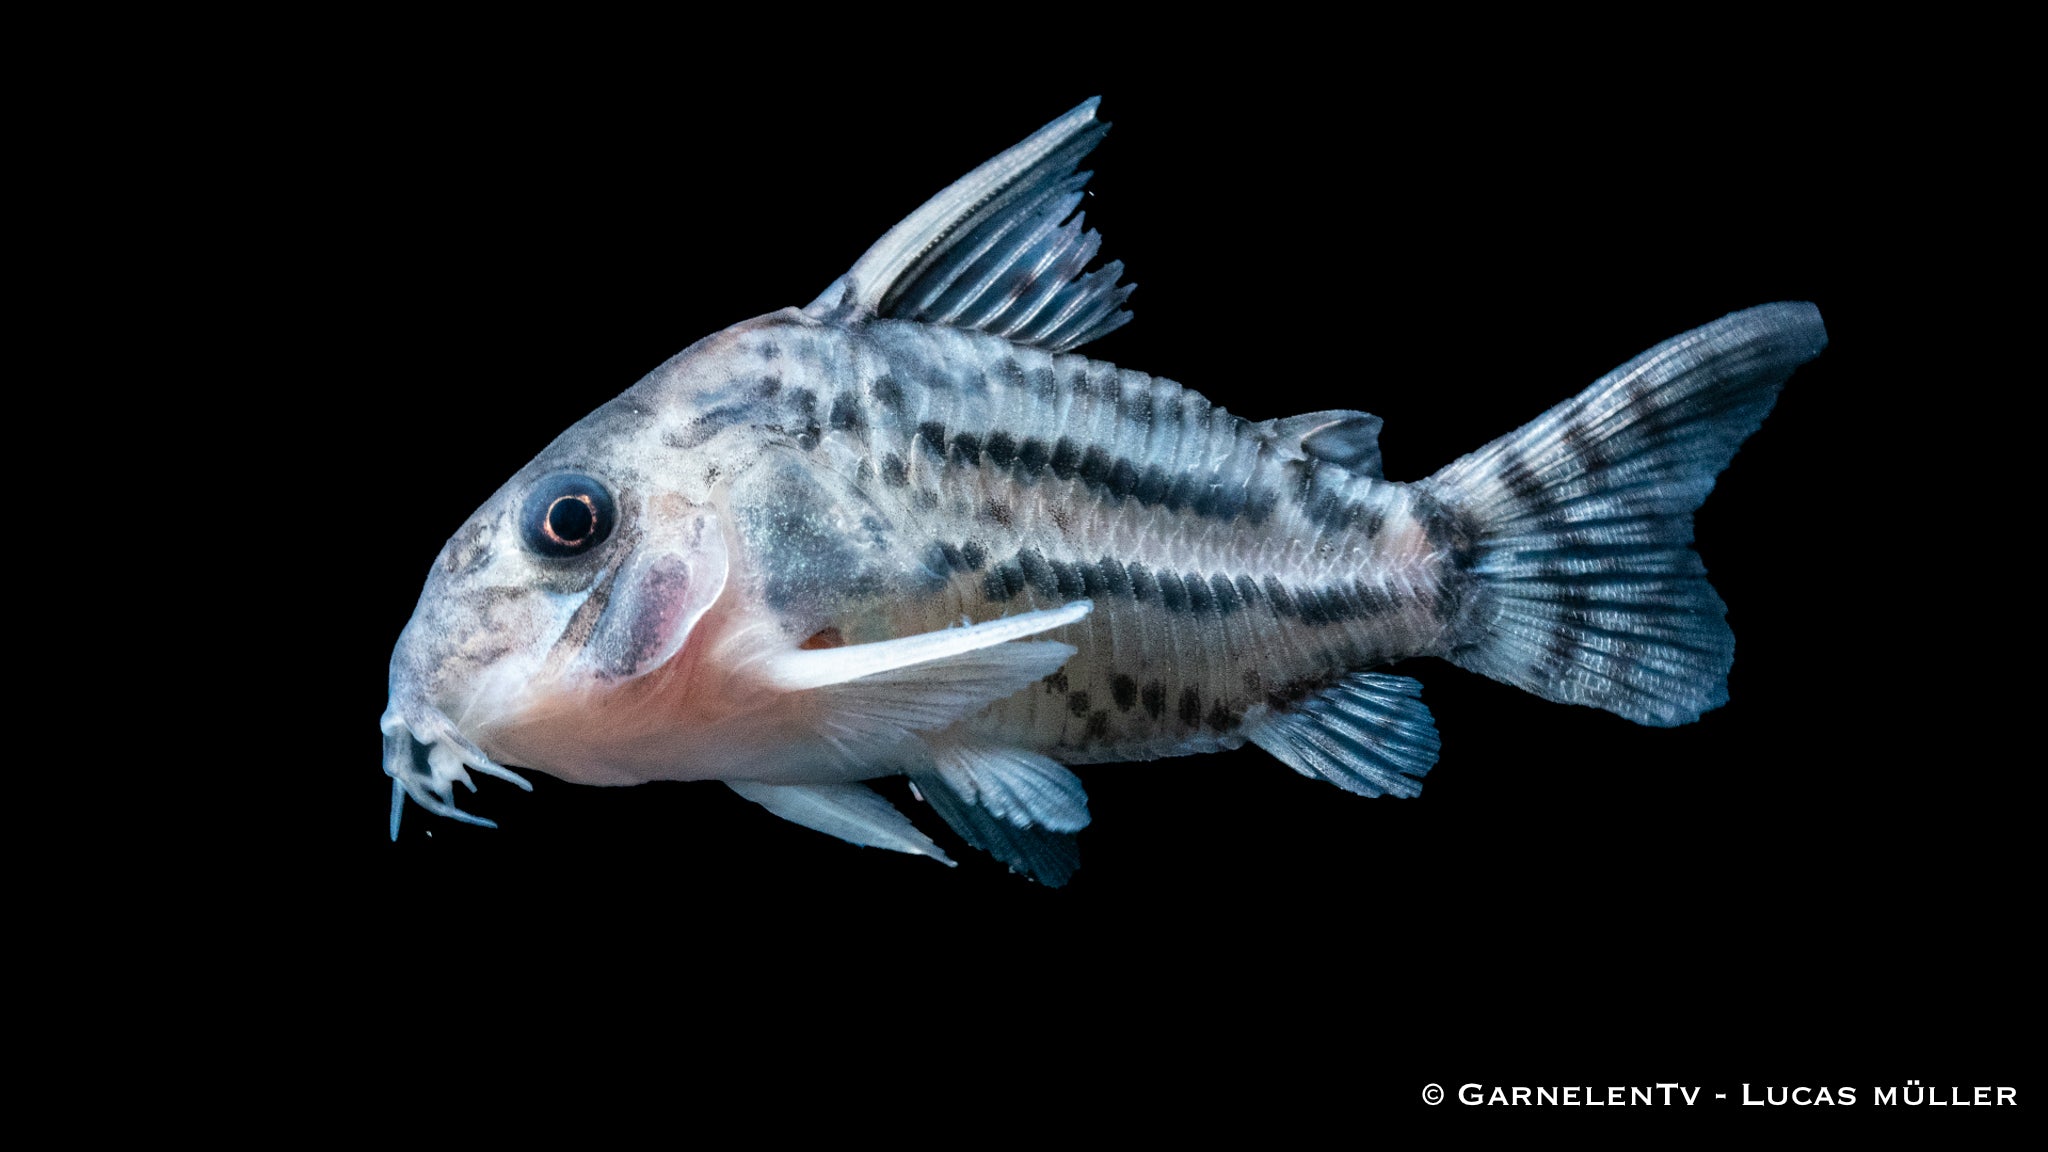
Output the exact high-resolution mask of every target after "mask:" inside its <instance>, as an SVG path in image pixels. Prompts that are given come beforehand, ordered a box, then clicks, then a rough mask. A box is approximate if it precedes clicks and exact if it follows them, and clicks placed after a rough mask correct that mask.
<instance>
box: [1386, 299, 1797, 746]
mask: <svg viewBox="0 0 2048 1152" xmlns="http://www.w3.org/2000/svg"><path fill="white" fill-rule="evenodd" d="M1826 345H1827V332H1826V330H1825V329H1824V328H1823V327H1822V326H1821V319H1820V310H1819V309H1817V308H1815V307H1814V306H1813V305H1811V304H1803V303H1788V304H1767V305H1765V306H1763V307H1761V308H1751V309H1749V310H1748V311H1746V312H1737V313H1735V314H1733V315H1730V316H1725V317H1723V318H1721V319H1720V320H1717V321H1715V322H1714V323H1712V324H1709V325H1707V326H1706V327H1704V328H1699V329H1696V330H1694V331H1692V332H1688V333H1686V334H1685V335H1683V336H1679V337H1677V338H1675V339H1672V340H1667V341H1665V342H1664V343H1662V344H1660V345H1658V346H1657V347H1655V348H1652V349H1651V350H1650V351H1648V352H1645V353H1643V354H1642V355H1641V356H1638V357H1636V358H1635V359H1634V360H1631V361H1629V362H1628V363H1627V364H1624V365H1622V366H1621V367H1620V368H1617V369H1615V370H1614V371H1613V372H1610V373H1608V374H1607V375H1606V376H1604V377H1602V378H1601V379H1600V380H1599V381H1597V382H1595V383H1594V384H1593V386H1592V387H1590V388H1588V389H1586V390H1585V391H1584V392H1582V393H1580V394H1579V395H1578V396H1576V397H1574V398H1573V399H1571V400H1567V401H1565V402H1564V403H1562V404H1560V405H1558V406H1557V407H1555V408H1552V409H1551V410H1550V411H1548V412H1546V413H1544V414H1543V415H1542V416H1541V417H1539V418H1538V419H1536V420H1535V421H1534V422H1532V423H1530V424H1529V425H1527V426H1526V427H1524V428H1522V429H1521V430H1519V431H1517V432H1514V433H1511V434H1509V435H1507V436H1504V437H1502V438H1500V439H1499V440H1496V441H1494V442H1493V443H1491V444H1488V445H1487V446H1486V447H1484V448H1481V449H1480V450H1479V451H1477V452H1474V453H1472V454H1471V455H1469V456H1466V457H1464V458H1463V459H1460V460H1458V461H1456V462H1454V463H1453V464H1451V465H1450V466H1449V467H1447V468H1445V469H1444V470H1443V471H1441V472H1438V473H1437V474H1436V475H1435V476H1434V477H1432V478H1431V479H1430V480H1429V481H1427V483H1428V484H1429V485H1430V487H1431V490H1432V491H1434V492H1435V493H1436V494H1437V496H1438V497H1439V498H1440V499H1442V500H1443V501H1444V503H1445V504H1446V505H1447V506H1448V507H1449V508H1451V509H1452V510H1454V513H1455V514H1457V515H1458V516H1459V518H1460V520H1461V521H1462V522H1463V524H1464V525H1465V527H1466V528H1467V530H1468V531H1469V532H1470V533H1471V539H1472V543H1473V545H1474V547H1473V552H1472V562H1471V568H1470V571H1471V574H1472V575H1473V576H1474V577H1475V580H1474V587H1473V591H1472V593H1471V594H1470V597H1469V599H1468V600H1467V606H1468V607H1467V610H1466V612H1465V613H1464V615H1463V616H1462V617H1461V618H1460V620H1459V622H1458V625H1457V631H1456V632H1455V633H1454V636H1453V646H1452V649H1451V651H1450V652H1448V653H1447V655H1448V657H1449V658H1450V660H1451V661H1452V662H1453V663H1456V664H1458V665H1459V666H1460V667H1463V668H1468V669H1471V670H1472V671H1474V672H1479V673H1483V674H1485V675H1487V676H1491V677H1493V678H1494V679H1496V680H1499V681H1502V682H1503V683H1507V684H1513V685H1516V686H1518V687H1521V688H1526V689H1528V690H1529V691H1531V692H1534V693H1535V694H1536V695H1538V696H1541V697H1543V698H1544V699H1547V700H1556V701H1560V702H1563V703H1569V704H1591V705H1593V706H1595V707H1598V708H1605V709H1607V710H1608V711H1610V712H1613V713H1615V714H1617V715H1620V716H1626V717H1627V718H1629V719H1630V720H1634V721H1636V722H1637V723H1640V724H1655V725H1672V724H1684V723H1688V722H1690V721H1693V720H1697V719H1699V717H1700V714H1701V713H1702V712H1705V711H1707V710H1708V709H1710V708H1714V707H1717V706H1719V705H1721V704H1723V703H1726V702H1727V699H1728V669H1729V667H1730V665H1731V664H1732V663H1733V662H1734V658H1735V636H1734V634H1733V633H1732V632H1730V631H1729V629H1728V624H1727V620H1726V616H1727V613H1728V609H1727V606H1726V605H1724V604H1723V603H1722V602H1721V598H1720V597H1719V596H1716V595H1715V594H1714V590H1713V588H1711V587H1710V586H1708V584H1707V573H1706V567H1705V566H1704V565H1703V564H1701V562H1700V557H1699V554H1698V553H1696V552H1694V551H1693V550H1692V548H1691V547H1690V545H1691V544H1692V514H1693V511H1694V510H1695V509H1697V508H1698V507H1699V506H1700V503H1701V501H1703V500H1705V499H1706V497H1707V493H1708V492H1710V491H1712V490H1713V487H1714V477H1715V476H1716V475H1717V474H1719V473H1720V471H1721V469H1723V468H1725V467H1727V466H1728V461H1729V459H1730V458H1731V457H1733V456H1734V455H1735V450H1736V448H1737V447H1739V446H1740V445H1741V444H1742V441H1743V440H1744V439H1746V438H1747V437H1748V436H1749V435H1750V433H1752V432H1755V431H1756V429H1757V426H1758V425H1760V424H1762V423H1763V419H1764V416H1765V415H1766V414H1768V413H1769V412H1770V410H1771V405H1772V404H1773V403H1774V402H1775V401H1776V400H1777V397H1778V390H1779V389H1780V388H1781V387H1783V386H1784V383H1785V380H1786V379H1787V378H1788V377H1789V376H1791V375H1792V371H1793V369H1795V368H1797V367H1799V365H1801V364H1804V363H1805V362H1806V361H1808V360H1811V359H1812V358H1813V357H1814V356H1816V355H1818V354H1819V353H1820V350H1821V349H1822V348H1823V347H1825V346H1826Z"/></svg>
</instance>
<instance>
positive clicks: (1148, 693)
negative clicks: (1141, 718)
mask: <svg viewBox="0 0 2048 1152" xmlns="http://www.w3.org/2000/svg"><path fill="white" fill-rule="evenodd" d="M1138 698H1139V699H1140V700H1143V701H1144V703H1145V715H1147V716H1150V717H1151V718H1153V719H1154V720H1157V719H1159V718H1160V717H1161V716H1164V715H1165V714H1166V685H1164V684H1162V683H1160V682H1159V681H1157V680H1148V681H1146V683H1145V687H1144V690H1143V691H1141V692H1139V693H1138Z"/></svg>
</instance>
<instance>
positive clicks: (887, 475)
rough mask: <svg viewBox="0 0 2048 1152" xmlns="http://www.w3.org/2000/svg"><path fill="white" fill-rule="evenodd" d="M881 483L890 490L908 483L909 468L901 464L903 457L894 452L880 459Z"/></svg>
mask: <svg viewBox="0 0 2048 1152" xmlns="http://www.w3.org/2000/svg"><path fill="white" fill-rule="evenodd" d="M882 482H883V483H885V484H887V485H889V487H891V488H901V487H903V486H904V485H905V484H908V483H910V468H909V466H908V465H906V464H904V463H903V457H901V456H898V455H897V454H895V453H894V452H891V453H889V454H888V455H886V456H884V457H882Z"/></svg>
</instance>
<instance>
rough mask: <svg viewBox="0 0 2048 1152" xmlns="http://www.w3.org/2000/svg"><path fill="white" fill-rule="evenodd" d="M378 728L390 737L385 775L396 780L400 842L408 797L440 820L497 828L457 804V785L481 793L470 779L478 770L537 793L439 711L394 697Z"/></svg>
mask: <svg viewBox="0 0 2048 1152" xmlns="http://www.w3.org/2000/svg"><path fill="white" fill-rule="evenodd" d="M377 727H378V728H379V729H381V730H382V731H383V733H384V774H385V775H386V776H389V777H391V838H392V839H393V840H396V839H398V821H399V817H401V816H403V815H404V814H405V798H406V797H407V796H410V797H412V799H413V803H415V804H418V805H419V806H420V807H422V808H425V809H426V810H427V811H429V812H432V813H433V814H434V815H436V816H446V817H448V818H449V819H451V820H459V821H461V822H462V823H464V824H476V825H480V826H482V827H485V828H496V827H497V826H498V825H497V822H496V821H494V820H486V819H484V818H483V817H481V816H476V815H472V814H470V813H468V812H464V811H463V810H462V809H460V808H457V807H456V806H455V785H456V784H458V783H459V784H461V785H462V786H463V787H465V788H467V789H469V790H470V791H471V792H475V791H476V782H475V781H473V780H471V779H470V777H469V770H470V769H472V768H474V769H476V770H477V771H479V772H481V773H483V774H484V775H486V776H496V777H497V778H498V779H500V780H509V781H511V782H512V783H514V784H517V785H519V787H520V788H521V789H523V790H525V791H527V792H531V791H533V785H531V784H529V783H527V782H526V780H525V779H524V778H523V777H521V776H520V775H519V774H518V773H516V772H514V771H512V770H511V769H509V768H506V767H504V766H503V765H501V764H498V763H496V762H495V761H493V760H492V759H491V758H490V757H489V756H486V755H484V751H483V749H481V748H478V747H477V746H476V744H475V743H474V742H473V741H471V740H470V739H469V738H467V737H465V736H464V735H463V734H462V733H461V732H459V731H457V730H456V728H455V724H454V722H453V721H451V720H449V719H448V717H447V716H445V715H443V714H442V713H441V712H440V710H439V709H436V708H433V707H429V706H425V705H418V704H412V705H403V706H402V705H401V702H400V701H399V700H397V699H396V698H394V699H393V700H392V701H391V703H390V704H389V705H388V706H387V707H386V708H385V709H384V715H383V717H382V718H380V719H379V720H378V721H377Z"/></svg>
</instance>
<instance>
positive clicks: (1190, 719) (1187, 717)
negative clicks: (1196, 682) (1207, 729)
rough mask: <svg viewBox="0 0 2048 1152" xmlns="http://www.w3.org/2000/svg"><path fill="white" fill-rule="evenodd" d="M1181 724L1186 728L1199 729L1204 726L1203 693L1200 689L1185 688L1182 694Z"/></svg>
mask: <svg viewBox="0 0 2048 1152" xmlns="http://www.w3.org/2000/svg"><path fill="white" fill-rule="evenodd" d="M1180 722H1181V726H1182V727H1185V728H1199V727H1201V725H1202V692H1201V690H1200V689H1198V688H1193V687H1190V688H1184V689H1182V690H1181V694H1180Z"/></svg>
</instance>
